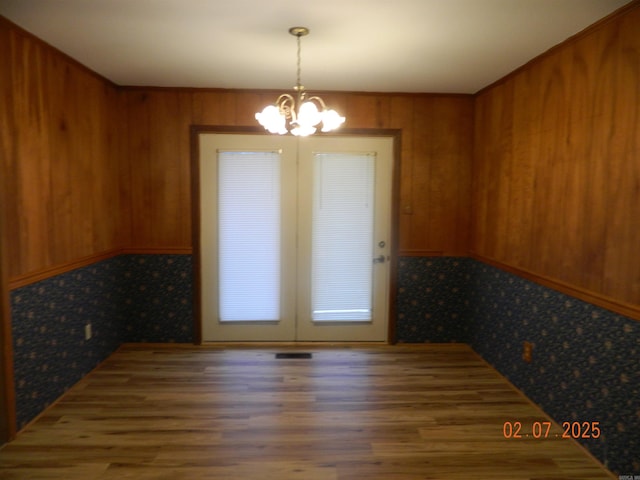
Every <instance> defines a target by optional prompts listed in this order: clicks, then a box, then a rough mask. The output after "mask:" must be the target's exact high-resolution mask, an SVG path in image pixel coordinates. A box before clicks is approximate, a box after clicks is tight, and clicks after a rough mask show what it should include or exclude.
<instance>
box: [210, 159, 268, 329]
mask: <svg viewBox="0 0 640 480" xmlns="http://www.w3.org/2000/svg"><path fill="white" fill-rule="evenodd" d="M218 237H219V238H218V242H219V243H218V261H219V288H220V291H219V298H220V300H219V301H220V307H219V308H220V312H219V314H220V321H222V322H234V321H276V320H279V319H280V153H278V152H260V151H258V152H255V151H254V152H237V151H223V152H218Z"/></svg>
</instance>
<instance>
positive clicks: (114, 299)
mask: <svg viewBox="0 0 640 480" xmlns="http://www.w3.org/2000/svg"><path fill="white" fill-rule="evenodd" d="M191 292H192V273H191V256H190V255H121V256H118V257H114V258H110V259H108V260H104V261H101V262H98V263H95V264H93V265H90V266H87V267H83V268H80V269H77V270H74V271H71V272H67V273H63V274H61V275H58V276H56V277H53V278H49V279H46V280H43V281H41V282H37V283H33V284H31V285H28V286H26V287H22V288H19V289H17V290H14V291H13V292H11V315H12V337H13V348H14V377H15V386H16V404H17V420H18V428H22V427H24V426H25V425H26V424H27V423H28V422H29V421H31V420H32V419H33V418H34V417H35V416H36V415H38V414H39V413H40V412H41V411H42V410H44V409H45V408H46V407H47V406H48V405H50V404H51V402H53V401H54V400H56V399H57V398H58V397H59V396H60V395H62V394H63V393H64V392H65V391H66V390H68V389H69V388H70V387H71V386H72V385H74V384H75V383H76V382H77V381H78V380H80V379H81V378H82V377H83V376H85V375H86V374H87V373H89V372H90V371H91V370H92V369H93V368H95V366H96V365H98V364H99V363H100V362H101V361H103V360H104V359H105V358H107V357H108V356H109V355H110V354H111V353H112V352H113V351H114V350H115V349H116V348H118V347H119V346H120V345H121V344H122V343H124V342H192V341H193V314H192V303H193V302H192V300H191V295H192V293H191ZM87 323H90V324H91V329H92V338H91V339H90V340H85V325H86V324H87Z"/></svg>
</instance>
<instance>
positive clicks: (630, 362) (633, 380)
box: [11, 255, 640, 475]
mask: <svg viewBox="0 0 640 480" xmlns="http://www.w3.org/2000/svg"><path fill="white" fill-rule="evenodd" d="M397 284H398V292H397V305H396V307H397V322H396V334H397V340H398V342H407V343H408V342H413V343H424V342H431V343H448V342H464V343H469V344H470V345H471V346H472V347H473V348H474V350H475V351H476V352H478V353H479V354H480V355H481V356H482V357H483V358H484V359H485V360H486V361H487V362H489V363H490V364H491V365H493V366H494V368H496V369H497V370H498V371H499V372H500V373H501V374H502V375H504V376H505V377H507V378H508V379H509V380H510V381H511V382H512V383H513V384H514V385H515V386H516V387H517V388H519V389H520V390H521V391H523V392H524V393H525V394H526V395H527V396H528V397H529V398H530V399H531V400H532V401H534V402H535V403H537V404H538V405H539V406H540V407H541V408H542V409H543V410H544V411H545V412H546V413H547V414H549V415H550V416H551V417H552V418H554V419H555V420H556V421H557V422H558V423H562V422H564V421H581V422H596V421H597V422H599V423H600V425H601V429H602V436H601V438H599V439H585V440H582V442H583V444H584V445H585V447H586V448H588V449H589V450H590V451H591V453H592V454H593V455H594V456H595V457H596V458H598V459H599V460H600V461H601V462H602V463H604V464H605V465H606V466H607V467H608V468H609V469H611V470H612V471H614V472H616V473H618V474H620V475H628V474H634V473H635V474H640V435H638V432H640V391H639V388H640V322H637V321H635V320H632V319H629V318H625V317H622V316H620V315H616V314H613V313H611V312H609V311H607V310H604V309H601V308H598V307H595V306H593V305H590V304H587V303H585V302H582V301H580V300H577V299H575V298H572V297H568V296H566V295H563V294H561V293H559V292H556V291H554V290H550V289H548V288H545V287H542V286H540V285H537V284H535V283H532V282H529V281H527V280H524V279H522V278H520V277H517V276H515V275H512V274H510V273H507V272H504V271H502V270H499V269H496V268H493V267H490V266H488V265H485V264H483V263H481V262H478V261H476V260H473V259H470V258H462V257H432V258H420V257H402V258H401V259H400V262H399V272H398V283H397ZM192 291H193V288H192V260H191V256H190V255H121V256H118V257H115V258H111V259H108V260H104V261H102V262H98V263H96V264H94V265H90V266H87V267H83V268H80V269H77V270H74V271H72V272H67V273H64V274H62V275H58V276H56V277H53V278H50V279H47V280H43V281H41V282H37V283H34V284H31V285H28V286H26V287H22V288H19V289H17V290H14V291H13V292H11V308H12V326H13V343H14V369H15V383H16V396H17V407H18V408H17V414H18V428H22V427H24V426H25V425H26V424H27V423H28V422H29V421H31V420H32V419H33V418H34V417H35V416H37V415H38V414H39V413H40V412H41V411H42V410H44V409H45V408H46V407H47V406H48V405H49V404H51V402H53V401H55V400H56V399H57V398H58V397H59V396H60V395H62V394H63V393H64V392H65V391H66V390H67V389H68V388H70V387H71V386H72V385H73V384H75V383H76V382H77V381H78V380H80V379H81V378H82V377H83V376H84V375H86V374H87V373H88V372H89V371H91V370H92V369H93V368H94V367H95V366H96V365H97V364H98V363H100V362H101V361H102V360H104V359H105V358H106V357H108V356H109V355H110V354H111V352H113V351H114V350H115V349H117V348H118V346H119V345H120V344H122V343H124V342H159V343H162V342H192V341H193V299H192ZM87 323H91V326H92V337H91V339H89V340H85V330H84V329H85V325H86V324H87ZM525 341H527V342H530V343H531V344H532V345H533V356H532V362H531V363H527V362H524V361H523V360H522V344H523V342H525Z"/></svg>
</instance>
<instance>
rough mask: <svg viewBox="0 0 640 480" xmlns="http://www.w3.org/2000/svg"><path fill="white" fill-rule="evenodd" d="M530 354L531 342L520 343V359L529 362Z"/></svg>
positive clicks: (531, 353)
mask: <svg viewBox="0 0 640 480" xmlns="http://www.w3.org/2000/svg"><path fill="white" fill-rule="evenodd" d="M532 355H533V344H532V343H530V342H524V343H523V344H522V359H523V360H524V361H525V362H527V363H531V357H532Z"/></svg>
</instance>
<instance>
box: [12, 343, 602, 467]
mask: <svg viewBox="0 0 640 480" xmlns="http://www.w3.org/2000/svg"><path fill="white" fill-rule="evenodd" d="M296 348H297V347H286V348H285V347H282V348H265V347H253V348H249V347H247V348H238V347H234V348H222V347H178V346H176V347H173V348H168V347H153V346H135V345H125V346H123V347H122V348H121V349H120V350H118V351H117V352H116V353H114V354H113V355H112V356H111V357H110V358H109V359H107V361H106V362H105V363H103V364H102V365H101V366H100V367H99V368H97V369H96V370H94V371H93V372H92V373H91V374H90V375H88V376H87V377H86V378H84V379H83V380H82V381H81V382H79V383H78V384H77V385H76V386H75V387H73V388H72V389H71V390H70V391H69V392H67V393H66V394H65V395H64V396H63V397H62V398H61V399H60V400H59V401H58V402H57V403H56V404H55V405H53V406H52V407H50V408H49V409H48V410H47V411H46V412H44V414H43V415H41V416H40V417H39V418H38V420H37V421H35V422H34V423H32V424H31V425H30V426H28V427H27V428H26V429H25V430H24V431H22V432H21V433H20V434H19V436H18V438H17V439H16V440H15V441H13V442H12V443H10V444H8V445H6V446H5V447H4V448H3V449H2V450H0V478H2V479H6V480H9V479H30V480H35V479H65V480H69V479H82V480H92V479H97V480H112V479H136V480H146V479H170V480H176V479H179V480H181V479H185V480H186V479H188V480H198V479H225V480H233V479H259V480H289V479H290V480H345V479H349V480H351V479H380V480H396V479H398V480H400V479H401V480H414V479H416V480H417V479H432V480H435V479H446V480H451V479H465V480H469V479H483V480H486V479H510V480H520V479H523V480H524V479H536V480H559V479H563V480H569V479H576V480H577V479H580V480H585V479H593V480H596V479H610V478H614V477H613V476H612V475H611V474H610V473H609V472H607V470H605V469H604V467H602V466H601V465H600V464H598V463H597V462H596V461H595V460H593V459H592V458H591V457H590V456H589V455H588V454H587V453H585V451H584V450H583V449H582V448H581V447H579V446H578V445H577V444H576V443H575V442H574V441H573V440H566V439H560V438H556V437H555V435H556V434H560V433H562V430H561V428H560V427H559V426H558V425H555V424H554V425H553V426H552V427H551V431H550V435H549V438H547V439H538V440H535V439H533V438H523V439H518V440H516V439H506V438H504V435H503V424H504V422H505V421H519V422H522V423H523V425H531V424H532V423H533V422H534V421H548V418H547V417H546V416H545V415H544V414H542V412H541V411H539V410H538V409H537V408H536V407H534V406H533V405H532V404H530V403H529V402H528V401H527V400H526V399H525V398H524V397H523V396H522V395H521V394H519V393H518V392H517V391H515V390H514V389H513V387H511V386H510V385H509V384H508V383H507V381H506V380H505V379H504V378H503V377H501V376H500V375H499V374H498V373H497V372H495V371H494V370H493V369H491V368H490V367H488V366H487V365H486V364H485V363H484V362H483V361H482V360H480V359H479V357H478V356H477V355H476V354H475V353H474V352H473V351H472V350H471V349H470V348H469V347H467V346H464V345H442V346H438V345H431V346H430V345H425V346H422V345H421V346H396V347H387V346H385V347H362V348H360V347H358V348H347V347H324V346H312V347H307V348H305V349H303V350H304V351H309V352H312V353H313V358H312V359H276V358H275V353H276V352H279V351H294V350H295V349H296Z"/></svg>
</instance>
